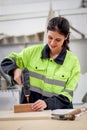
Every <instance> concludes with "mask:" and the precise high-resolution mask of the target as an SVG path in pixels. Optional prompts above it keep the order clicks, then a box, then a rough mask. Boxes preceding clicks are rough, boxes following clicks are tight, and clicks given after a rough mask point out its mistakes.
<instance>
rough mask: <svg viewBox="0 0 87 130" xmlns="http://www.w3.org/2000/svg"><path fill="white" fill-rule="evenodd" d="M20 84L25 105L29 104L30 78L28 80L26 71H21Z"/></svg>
mask: <svg viewBox="0 0 87 130" xmlns="http://www.w3.org/2000/svg"><path fill="white" fill-rule="evenodd" d="M21 77H22V83H23V87H24V95H25V97H26V100H27V103H29V96H30V78H29V71H28V69H26V68H25V69H23V70H22V76H21Z"/></svg>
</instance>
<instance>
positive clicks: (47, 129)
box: [0, 110, 87, 130]
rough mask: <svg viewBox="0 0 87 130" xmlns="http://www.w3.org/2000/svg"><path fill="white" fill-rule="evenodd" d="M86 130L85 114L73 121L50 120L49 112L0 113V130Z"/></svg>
mask: <svg viewBox="0 0 87 130" xmlns="http://www.w3.org/2000/svg"><path fill="white" fill-rule="evenodd" d="M36 129H37V130H86V129H87V113H85V114H83V115H81V116H79V117H76V119H75V120H74V121H70V120H54V119H51V111H50V110H48V111H42V112H25V113H14V112H13V111H0V130H36Z"/></svg>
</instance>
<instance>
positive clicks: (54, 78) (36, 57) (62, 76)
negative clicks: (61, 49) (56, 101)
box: [8, 45, 80, 102]
mask: <svg viewBox="0 0 87 130" xmlns="http://www.w3.org/2000/svg"><path fill="white" fill-rule="evenodd" d="M43 50H44V45H36V46H31V47H27V48H25V49H24V50H23V51H22V52H20V53H19V54H17V53H11V54H10V55H9V57H8V58H10V59H11V60H12V61H13V62H14V61H16V65H17V67H19V68H21V69H23V68H28V70H29V72H30V90H31V91H33V92H36V93H39V94H40V95H42V96H43V97H48V98H51V97H57V96H58V95H63V96H65V97H67V98H68V99H69V101H70V102H72V97H73V91H74V90H75V88H76V86H77V83H78V78H79V76H80V64H79V61H78V58H77V57H76V56H75V55H74V54H73V53H72V52H71V51H68V50H66V51H65V52H66V55H65V57H62V59H63V62H62V63H61V62H60V63H59V64H58V62H56V60H54V59H52V58H50V57H49V55H48V56H45V57H44V56H42V52H43ZM45 51H46V49H45ZM43 53H44V52H43ZM45 54H46V53H45ZM47 54H48V53H47ZM62 55H63V54H62ZM14 59H15V60H14ZM59 60H60V61H61V59H59Z"/></svg>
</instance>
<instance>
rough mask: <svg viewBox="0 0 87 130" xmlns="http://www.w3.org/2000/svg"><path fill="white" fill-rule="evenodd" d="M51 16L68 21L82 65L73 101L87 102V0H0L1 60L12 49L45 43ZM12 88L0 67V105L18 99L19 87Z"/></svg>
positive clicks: (9, 104) (72, 39)
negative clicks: (60, 17) (61, 17)
mask: <svg viewBox="0 0 87 130" xmlns="http://www.w3.org/2000/svg"><path fill="white" fill-rule="evenodd" d="M54 16H63V17H65V18H67V19H68V20H69V22H70V26H71V27H70V32H71V36H70V44H69V46H70V48H71V51H73V52H74V53H75V54H76V55H77V57H78V58H79V61H80V65H81V76H80V79H79V82H78V89H76V91H75V93H74V98H73V103H74V104H80V105H81V104H82V105H84V103H87V58H86V56H87V0H75V1H74V0H73V1H72V0H0V62H1V61H2V60H3V58H4V57H5V56H7V55H8V54H9V53H11V52H12V51H14V52H20V51H21V50H22V49H23V48H25V47H27V46H31V45H35V44H44V43H46V26H47V22H48V20H49V19H50V18H52V17H54ZM9 86H10V87H9ZM8 88H10V89H9V90H8ZM12 88H14V86H12V85H11V81H10V78H9V77H8V76H7V75H5V74H4V73H3V71H2V70H1V68H0V102H1V103H2V104H3V105H2V106H1V105H0V109H12V108H13V104H14V103H19V101H20V94H19V90H18V89H12ZM18 95H19V96H18ZM79 95H80V96H79ZM9 96H10V97H9ZM6 100H7V101H6ZM7 102H8V103H7ZM1 103H0V104H1ZM7 104H8V105H7ZM86 105H87V104H86ZM75 107H76V106H75Z"/></svg>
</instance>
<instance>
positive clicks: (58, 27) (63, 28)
mask: <svg viewBox="0 0 87 130" xmlns="http://www.w3.org/2000/svg"><path fill="white" fill-rule="evenodd" d="M49 30H50V31H57V32H58V33H60V34H62V35H64V36H65V37H66V36H67V39H66V40H65V41H64V43H63V46H64V47H66V49H67V50H70V49H69V46H68V43H69V39H70V37H69V36H70V25H69V22H68V20H67V19H65V18H64V17H54V18H52V19H51V20H50V21H49V22H48V26H47V31H49Z"/></svg>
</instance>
